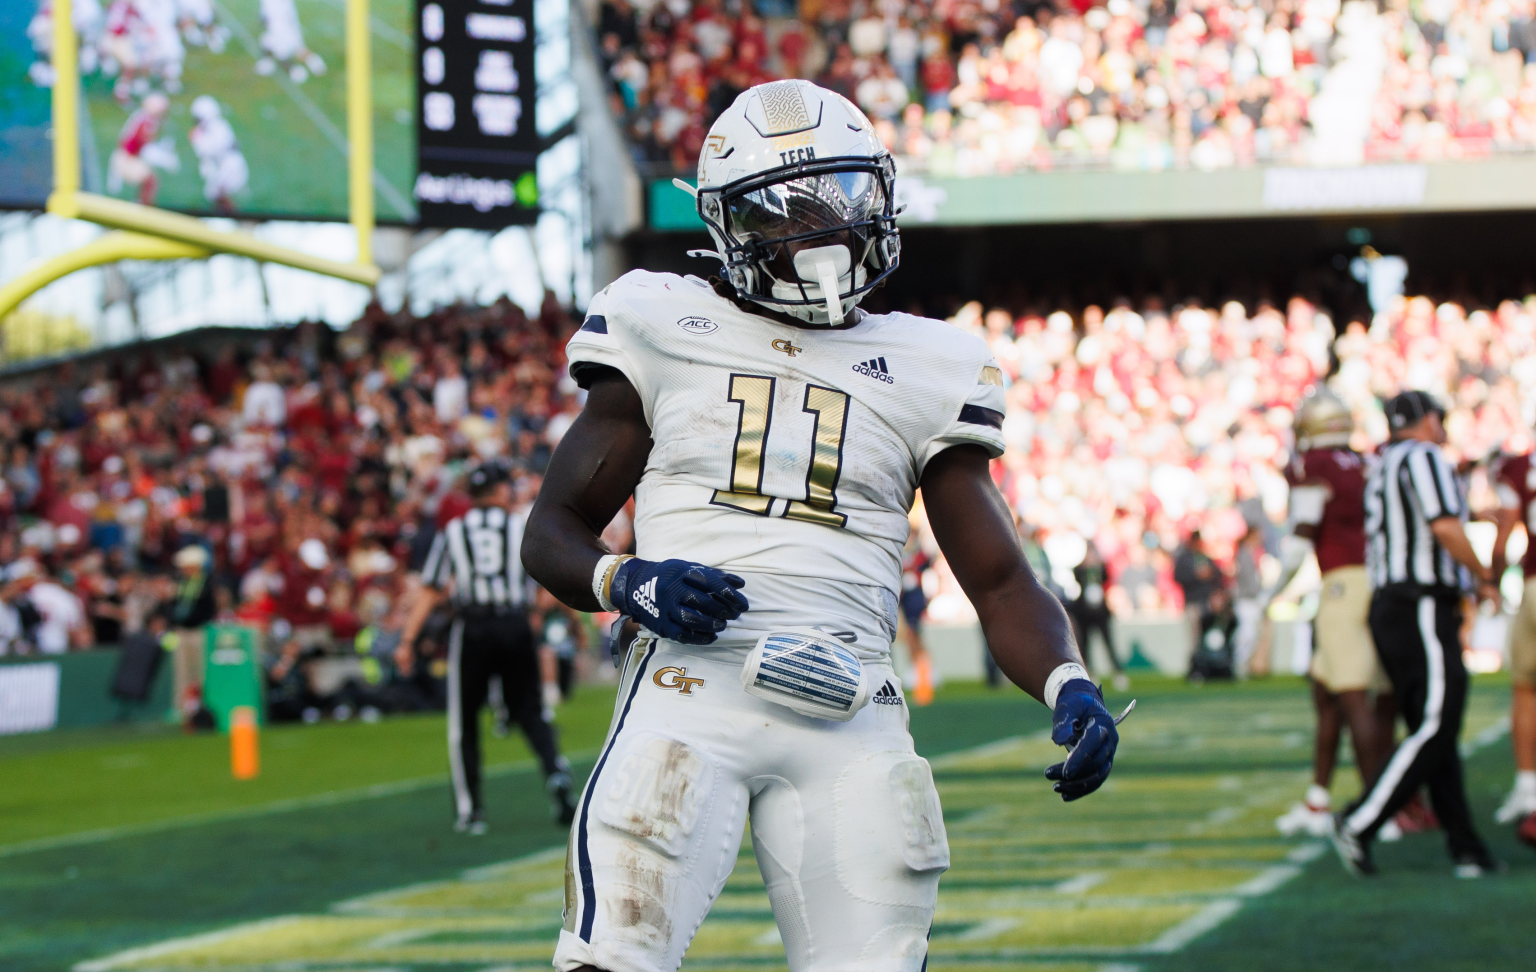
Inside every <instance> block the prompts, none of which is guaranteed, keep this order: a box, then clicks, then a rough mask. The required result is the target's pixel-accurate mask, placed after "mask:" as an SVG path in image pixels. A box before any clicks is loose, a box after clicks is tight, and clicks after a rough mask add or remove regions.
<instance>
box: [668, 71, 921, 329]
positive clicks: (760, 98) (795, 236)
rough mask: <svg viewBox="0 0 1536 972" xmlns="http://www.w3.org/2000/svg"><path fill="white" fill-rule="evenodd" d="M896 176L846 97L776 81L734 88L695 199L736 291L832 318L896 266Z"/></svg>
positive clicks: (707, 146)
mask: <svg viewBox="0 0 1536 972" xmlns="http://www.w3.org/2000/svg"><path fill="white" fill-rule="evenodd" d="M895 178H896V166H895V163H894V162H893V161H892V159H891V155H890V153H889V152H887V151H886V150H885V146H884V145H883V144H881V142H880V139H879V138H878V137H877V136H876V135H875V132H874V126H873V125H871V124H870V122H869V119H868V118H866V117H865V116H864V113H863V112H861V111H859V109H858V108H855V107H854V106H853V103H852V102H850V101H849V100H848V99H847V98H844V97H843V96H842V95H839V94H837V93H835V92H832V91H828V90H826V89H825V88H819V87H817V86H816V85H814V84H811V83H810V82H809V81H774V82H770V83H768V84H760V85H757V86H756V87H753V88H750V89H748V90H747V91H744V92H742V94H741V95H740V96H739V97H738V98H737V99H736V101H735V102H734V103H733V104H732V105H731V107H729V108H727V109H726V110H725V111H724V112H723V113H722V114H721V115H720V117H719V118H717V119H715V123H714V124H713V125H711V126H710V129H709V136H708V137H707V138H706V139H705V140H704V150H703V151H702V152H701V153H699V187H698V190H697V192H696V200H695V201H696V204H697V206H698V210H699V215H700V216H701V217H703V219H704V224H705V225H706V226H707V227H708V228H709V235H710V236H711V237H712V238H713V239H714V241H715V246H716V247H718V248H719V252H717V253H712V254H709V255H712V256H715V257H717V258H718V259H719V260H720V261H721V262H722V263H724V264H725V268H724V275H725V279H726V280H727V281H728V282H729V283H730V284H731V286H733V287H735V288H736V292H737V293H738V294H740V295H741V296H742V297H743V298H745V299H747V300H751V301H754V302H756V303H758V304H762V305H763V306H765V307H768V308H771V309H773V310H778V311H782V312H784V313H786V314H789V315H791V316H793V317H796V318H799V319H800V320H803V321H806V322H807V323H810V324H825V325H829V326H834V327H835V326H836V325H838V324H841V323H842V322H843V319H844V317H845V316H846V315H847V314H848V312H849V311H851V310H853V308H854V307H855V306H856V305H857V304H858V302H859V301H860V300H861V299H863V297H864V295H865V294H867V293H869V292H870V290H872V289H874V287H875V285H876V284H878V283H880V281H882V280H884V279H885V278H886V277H887V276H889V275H890V273H891V271H893V270H895V269H896V264H897V260H898V258H899V256H900V253H901V240H900V237H899V236H898V235H897V232H896V213H895V204H894V196H895V192H894V190H895ZM679 184H680V185H682V186H683V187H684V188H688V189H689V191H690V192H692V191H693V190H692V189H691V187H688V186H687V184H686V183H682V182H681V181H680V180H679ZM695 252H699V251H695ZM704 252H705V253H708V252H709V251H704Z"/></svg>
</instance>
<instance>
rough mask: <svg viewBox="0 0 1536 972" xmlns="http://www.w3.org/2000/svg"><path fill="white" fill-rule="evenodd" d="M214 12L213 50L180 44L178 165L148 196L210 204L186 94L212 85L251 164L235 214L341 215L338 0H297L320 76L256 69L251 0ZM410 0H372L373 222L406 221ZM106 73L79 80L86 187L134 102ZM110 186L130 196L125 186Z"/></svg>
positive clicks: (168, 128) (412, 135) (178, 203)
mask: <svg viewBox="0 0 1536 972" xmlns="http://www.w3.org/2000/svg"><path fill="white" fill-rule="evenodd" d="M213 6H214V11H215V15H216V17H217V19H218V23H219V24H220V25H222V26H223V27H224V28H225V29H227V30H228V31H229V34H230V36H229V40H228V42H227V44H226V46H225V48H224V50H223V51H222V52H221V53H218V54H215V53H212V52H211V51H210V50H209V49H208V48H206V47H201V46H192V45H187V48H186V50H187V56H186V60H185V62H184V65H183V73H182V85H183V90H182V91H181V92H179V93H177V94H174V95H171V99H170V100H171V111H170V115H169V117H168V119H167V121H166V122H165V125H164V127H163V128H162V132H161V134H162V136H169V137H170V138H171V139H172V141H173V143H174V144H175V148H176V153H177V156H178V157H179V159H180V163H181V167H180V170H179V171H177V172H163V171H162V172H158V173H157V174H158V177H159V179H160V189H159V193H158V195H157V196H156V198H155V204H156V205H158V206H161V207H164V208H168V209H181V210H187V211H192V212H199V213H212V212H214V210H213V207H212V205H211V204H210V203H209V202H208V201H207V200H206V199H205V198H204V195H203V180H202V177H201V175H199V173H198V170H197V157H196V156H195V155H194V154H193V153H192V148H191V145H190V143H188V141H187V133H188V132H189V131H190V130H191V128H192V126H193V124H194V122H193V119H192V115H191V105H192V100H193V99H194V98H196V97H197V96H198V95H203V94H207V95H212V96H213V97H214V98H216V99H218V102H219V104H220V105H221V106H222V107H223V110H224V117H225V118H226V119H228V120H229V123H230V126H231V127H232V128H233V129H234V131H235V137H236V138H237V139H238V140H239V143H240V149H241V151H242V152H243V153H244V154H245V158H246V162H247V164H248V166H249V168H250V182H249V184H248V185H247V187H246V189H245V190H244V191H243V192H241V193H239V194H237V195H236V196H235V198H234V202H235V206H236V208H237V210H238V211H239V213H240V214H250V215H253V216H257V215H259V216H278V217H311V218H326V219H345V218H346V216H347V138H346V132H347V109H346V57H345V36H344V23H343V13H344V10H345V3H344V0H297V2H296V8H297V10H298V15H299V22H300V24H301V26H302V29H303V35H304V42H305V44H306V45H307V46H308V47H309V49H310V50H311V51H313V52H314V53H316V54H318V55H320V57H321V58H322V59H323V60H324V61H325V64H326V67H327V70H326V73H325V74H324V75H321V76H315V77H310V78H308V79H307V80H305V81H304V82H302V83H298V82H295V81H294V80H293V79H292V78H291V77H289V76H288V74H287V73H285V71H284V70H283V69H282V68H279V69H278V70H277V71H275V72H273V73H272V74H270V75H266V76H262V75H258V74H257V73H256V61H257V59H258V58H260V57H261V56H262V50H261V35H262V24H261V18H260V6H261V4H260V0H213ZM413 10H414V4H413V3H412V0H371V2H370V14H369V21H370V37H371V52H372V60H373V134H374V180H373V181H374V190H375V193H374V196H375V198H374V205H375V207H376V208H377V211H378V217H379V219H380V220H381V221H386V222H389V221H393V222H401V221H407V222H409V221H413V220H414V218H415V209H414V205H413V204H412V202H411V190H412V182H413V180H414V179H415V175H416V115H415V110H416V108H415V105H416V94H415V92H416V87H415V80H414V77H415V68H414V63H415V40H414V37H415V27H414V25H413V22H412V16H413V14H412V11H413ZM113 84H114V81H113V80H112V79H109V78H104V77H102V76H101V75H100V74H94V75H90V76H87V77H86V78H85V79H84V89H85V95H86V97H85V102H84V106H83V107H84V111H85V117H84V119H83V122H84V126H85V128H86V130H85V131H84V132H83V133H82V139H81V141H82V150H83V152H84V154H85V156H86V162H85V171H84V183H83V184H84V187H85V188H86V189H89V190H91V191H93V192H105V191H108V188H107V180H108V167H109V162H108V160H109V158H110V157H111V154H112V150H113V148H114V147H115V146H116V145H117V139H118V134H119V132H121V130H122V127H123V124H124V122H126V121H127V119H128V115H129V112H130V111H131V110H132V108H133V107H136V103H135V104H134V105H126V106H125V105H123V104H119V103H118V101H117V100H116V99H115V98H114V97H113ZM115 195H117V196H120V197H122V198H136V195H135V193H134V191H133V190H132V189H131V188H130V187H126V186H125V187H123V188H121V189H119V190H118V191H117V192H116V193H115Z"/></svg>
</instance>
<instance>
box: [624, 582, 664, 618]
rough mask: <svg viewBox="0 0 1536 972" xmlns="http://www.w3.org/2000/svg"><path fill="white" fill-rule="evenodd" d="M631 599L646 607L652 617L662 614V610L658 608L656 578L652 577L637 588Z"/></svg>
mask: <svg viewBox="0 0 1536 972" xmlns="http://www.w3.org/2000/svg"><path fill="white" fill-rule="evenodd" d="M629 599H630V600H631V601H634V602H635V603H636V604H638V605H640V606H641V607H643V608H645V610H646V612H647V613H648V614H650V616H651V617H653V618H656V617H660V616H661V612H660V611H658V610H656V578H654V577H652V578H651V579H650V580H648V581H646V582H645V583H644V584H641V585H640V586H639V587H637V588H635V592H634V593H633V594H631V595H630V597H629Z"/></svg>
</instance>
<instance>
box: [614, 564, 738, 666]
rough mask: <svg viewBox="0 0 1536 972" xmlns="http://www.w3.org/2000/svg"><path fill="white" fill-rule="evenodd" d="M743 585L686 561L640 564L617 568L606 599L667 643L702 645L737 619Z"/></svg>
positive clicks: (736, 579) (711, 640)
mask: <svg viewBox="0 0 1536 972" xmlns="http://www.w3.org/2000/svg"><path fill="white" fill-rule="evenodd" d="M746 583H747V582H746V581H744V580H742V579H741V578H740V577H737V576H736V575H735V574H727V573H726V572H725V571H723V570H717V569H715V568H714V567H705V566H704V565H703V564H693V563H689V562H688V561H686V560H663V561H662V562H661V563H656V562H655V561H653V560H641V559H640V558H639V557H634V558H631V559H629V560H626V561H624V563H622V564H620V565H619V569H618V570H616V571H614V573H613V580H611V581H610V582H609V584H608V599H609V600H610V601H612V602H613V603H614V605H615V606H617V607H618V609H619V611H620V612H622V613H623V614H626V615H628V616H629V617H631V618H634V619H635V620H636V621H638V622H639V623H640V624H641V625H642V626H644V627H646V628H649V629H650V630H651V631H653V632H655V633H656V634H658V635H660V636H661V637H663V638H666V639H667V640H669V641H677V642H681V643H682V644H685V645H707V644H710V643H712V642H713V641H714V640H715V635H716V634H717V633H719V632H721V631H724V630H725V625H726V622H728V621H735V620H736V619H737V618H739V617H741V612H743V611H745V610H746V609H747V598H746V596H745V595H743V594H742V593H741V588H743V587H745V586H746Z"/></svg>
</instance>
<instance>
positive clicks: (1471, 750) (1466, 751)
mask: <svg viewBox="0 0 1536 972" xmlns="http://www.w3.org/2000/svg"><path fill="white" fill-rule="evenodd" d="M1508 734H1509V713H1507V712H1506V713H1504V714H1503V715H1502V716H1499V718H1498V721H1496V722H1495V723H1494V724H1493V725H1491V726H1488V727H1487V728H1486V729H1483V730H1482V731H1480V732H1478V733H1477V734H1476V735H1474V736H1473V737H1472V738H1471V739H1468V740H1467V741H1466V742H1463V743H1462V744H1461V758H1462V759H1466V758H1467V757H1469V756H1472V755H1474V754H1476V753H1477V752H1478V751H1479V750H1483V749H1487V748H1488V747H1489V746H1492V745H1493V744H1494V743H1496V742H1498V741H1499V740H1500V739H1503V738H1504V737H1505V736H1506V735H1508Z"/></svg>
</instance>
